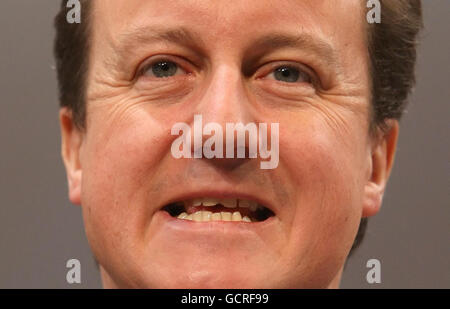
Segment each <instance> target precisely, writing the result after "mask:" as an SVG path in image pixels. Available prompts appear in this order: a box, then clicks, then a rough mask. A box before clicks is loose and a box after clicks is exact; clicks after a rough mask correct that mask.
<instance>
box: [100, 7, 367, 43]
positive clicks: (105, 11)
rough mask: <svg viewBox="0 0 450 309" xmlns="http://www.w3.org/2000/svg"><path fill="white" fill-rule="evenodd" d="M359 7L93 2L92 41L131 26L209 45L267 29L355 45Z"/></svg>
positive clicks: (360, 29)
mask: <svg viewBox="0 0 450 309" xmlns="http://www.w3.org/2000/svg"><path fill="white" fill-rule="evenodd" d="M363 8H364V6H363V5H362V2H361V1H360V0H333V1H330V0H258V1H256V0H255V1H249V0H234V1H221V0H217V1H210V0H127V1H124V0H96V1H95V2H94V6H93V17H94V18H93V23H94V27H93V29H94V33H95V38H94V40H102V39H106V40H110V41H112V42H116V43H119V41H120V40H122V39H124V37H126V36H127V34H129V33H132V32H133V30H136V29H143V31H145V29H152V28H155V29H157V28H159V29H160V28H161V27H166V28H170V29H177V28H183V29H188V30H190V33H192V34H194V35H196V36H198V38H201V39H202V41H203V42H204V43H205V44H207V45H208V46H209V47H210V48H214V47H215V46H216V45H215V44H214V43H217V46H224V44H226V45H227V46H230V45H233V44H237V45H242V44H243V43H245V42H247V41H248V39H249V38H254V37H258V36H262V35H267V34H268V33H270V32H277V33H280V32H298V33H308V34H311V35H312V36H315V37H320V38H322V39H323V40H326V41H328V42H329V43H330V44H331V45H332V46H335V47H336V48H339V47H344V46H348V45H353V46H356V45H358V44H362V43H364V41H365V40H364V37H365V35H364V29H365V27H364V25H363V20H364V19H363V16H364V12H363ZM141 32H142V31H141ZM360 47H361V46H360Z"/></svg>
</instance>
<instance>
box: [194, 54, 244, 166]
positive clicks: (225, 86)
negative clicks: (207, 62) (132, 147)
mask: <svg viewBox="0 0 450 309" xmlns="http://www.w3.org/2000/svg"><path fill="white" fill-rule="evenodd" d="M206 83H207V86H206V87H205V91H204V92H203V93H202V95H201V97H199V100H200V101H199V102H198V104H197V106H196V109H195V115H196V119H197V120H199V119H201V121H202V125H203V126H205V125H207V124H208V126H209V127H208V128H209V129H208V130H206V131H207V132H203V133H204V135H203V136H202V137H200V139H201V142H200V140H197V142H196V137H194V138H193V139H194V148H193V157H194V158H201V157H204V158H205V157H206V158H208V155H206V156H205V154H203V156H202V155H201V153H202V151H203V150H204V148H203V147H202V146H201V145H205V143H206V142H207V140H208V139H209V138H210V137H211V136H212V135H211V134H218V132H217V130H218V131H220V132H221V138H218V140H215V142H214V149H215V150H217V151H218V152H219V153H221V154H222V155H221V156H220V159H219V158H218V157H215V158H214V159H212V160H208V161H209V162H210V163H211V164H212V165H214V166H216V167H220V168H222V169H235V168H237V167H238V166H240V165H242V164H243V163H245V162H246V161H247V160H248V158H247V159H246V158H245V157H244V158H243V157H237V154H238V148H243V149H241V151H239V152H240V153H242V152H243V153H244V154H245V153H249V151H248V143H249V139H246V138H244V143H243V144H240V143H239V144H238V143H237V139H236V140H235V138H236V137H237V136H236V135H235V133H232V134H231V135H230V134H229V133H227V123H228V124H230V123H244V124H245V123H248V122H251V121H252V119H251V114H250V111H249V108H250V104H249V100H248V97H247V94H246V89H245V84H244V80H243V75H242V74H241V70H240V66H239V65H238V64H233V63H232V62H228V63H226V61H223V62H222V63H220V64H218V65H217V66H216V67H214V68H213V69H212V70H211V74H210V76H209V79H208V80H207V81H206ZM199 115H201V118H199ZM214 123H215V124H214ZM211 125H212V127H211ZM217 125H218V126H217ZM198 126H200V125H198V123H197V127H196V125H195V122H194V127H196V128H194V129H195V131H199V130H201V129H200V127H198ZM205 128H206V127H205ZM211 128H213V129H212V130H213V131H210V129H211ZM213 132H214V133H213ZM197 139H198V137H197ZM219 144H221V147H220V148H221V150H218V149H220V148H217V147H219ZM195 145H197V146H195ZM230 147H231V148H230ZM227 148H229V149H228V152H229V153H232V156H228V155H227V154H226V153H225V152H226V151H227ZM209 159H211V158H209Z"/></svg>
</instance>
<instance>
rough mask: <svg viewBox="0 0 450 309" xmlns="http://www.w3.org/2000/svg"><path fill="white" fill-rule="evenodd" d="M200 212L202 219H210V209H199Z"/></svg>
mask: <svg viewBox="0 0 450 309" xmlns="http://www.w3.org/2000/svg"><path fill="white" fill-rule="evenodd" d="M201 213H202V221H211V215H212V212H210V211H201Z"/></svg>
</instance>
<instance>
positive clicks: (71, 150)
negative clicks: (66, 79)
mask: <svg viewBox="0 0 450 309" xmlns="http://www.w3.org/2000/svg"><path fill="white" fill-rule="evenodd" d="M59 123H60V127H61V155H62V158H63V162H64V166H65V168H66V174H67V183H68V189H69V199H70V201H71V202H72V203H73V204H76V205H80V204H81V179H82V166H81V162H80V152H81V146H82V141H83V135H82V132H81V131H80V130H79V129H78V128H77V127H76V126H75V124H74V122H73V116H72V111H71V110H70V109H69V108H67V107H62V108H61V109H60V111H59Z"/></svg>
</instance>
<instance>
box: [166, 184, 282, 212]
mask: <svg viewBox="0 0 450 309" xmlns="http://www.w3.org/2000/svg"><path fill="white" fill-rule="evenodd" d="M205 197H208V198H217V199H225V198H236V199H245V200H252V201H255V202H257V203H258V204H259V205H261V206H264V207H266V208H268V209H269V210H271V211H272V212H273V213H274V214H276V209H275V207H274V205H273V204H272V203H271V202H270V201H268V200H267V199H265V198H262V197H261V196H257V195H255V194H252V193H250V192H239V191H226V190H217V189H215V190H202V191H192V192H183V193H182V194H179V195H175V196H173V197H171V198H170V199H169V200H167V201H166V202H164V203H163V205H161V206H160V207H159V209H161V208H163V207H164V206H166V205H169V204H171V203H175V202H181V201H187V200H192V199H195V198H205Z"/></svg>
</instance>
